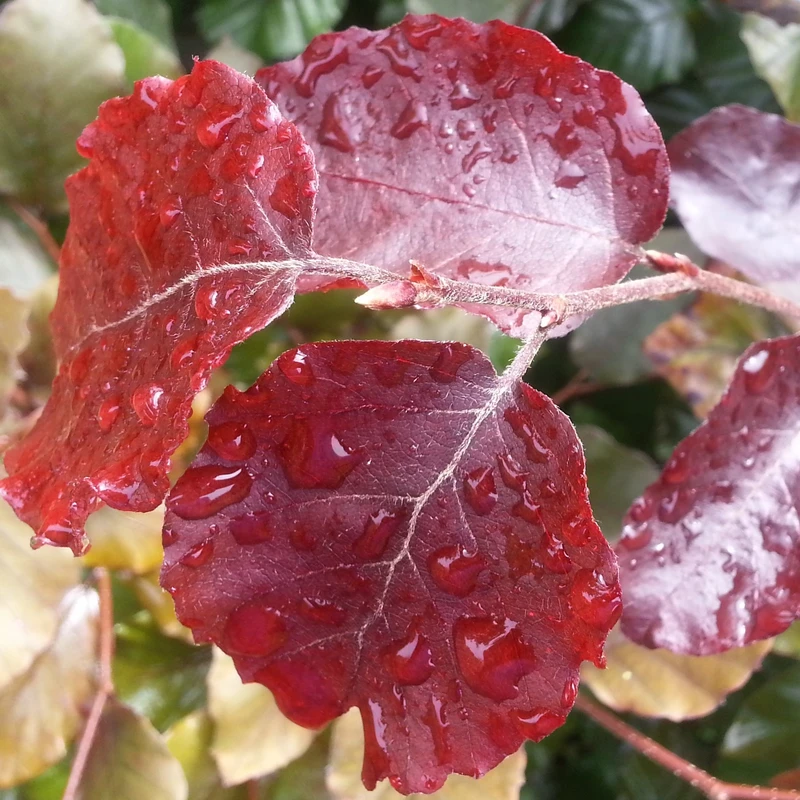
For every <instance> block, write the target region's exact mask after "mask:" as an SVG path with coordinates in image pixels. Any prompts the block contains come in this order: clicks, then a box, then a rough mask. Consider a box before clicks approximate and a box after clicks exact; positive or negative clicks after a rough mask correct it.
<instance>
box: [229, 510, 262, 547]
mask: <svg viewBox="0 0 800 800" xmlns="http://www.w3.org/2000/svg"><path fill="white" fill-rule="evenodd" d="M228 531H229V533H230V534H231V536H233V538H234V540H235V541H236V543H237V544H240V545H243V546H245V547H247V546H249V545H255V544H261V543H262V542H268V541H269V540H270V539H271V538H272V533H273V531H272V523H271V518H270V514H268V513H267V512H265V511H262V512H260V513H250V514H245V515H244V516H242V517H237V518H236V519H234V520H233V521H232V522H231V523H230V525H228Z"/></svg>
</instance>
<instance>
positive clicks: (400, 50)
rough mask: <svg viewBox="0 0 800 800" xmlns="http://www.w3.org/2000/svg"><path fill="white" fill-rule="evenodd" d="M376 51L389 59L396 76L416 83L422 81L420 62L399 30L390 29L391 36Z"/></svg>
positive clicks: (386, 37)
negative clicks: (411, 79)
mask: <svg viewBox="0 0 800 800" xmlns="http://www.w3.org/2000/svg"><path fill="white" fill-rule="evenodd" d="M375 49H376V50H377V51H378V52H380V53H383V54H384V55H385V56H386V58H388V59H389V66H390V67H391V68H392V71H393V72H394V73H395V74H397V75H400V76H401V77H403V78H413V79H414V80H416V81H420V80H421V79H422V76H421V75H420V71H419V65H418V62H417V60H416V58H415V56H414V54H413V53H412V52H411V50H410V48H409V46H408V44H407V43H406V40H405V38H404V37H403V35H402V33H401V32H400V30H399V29H398V28H389V34H388V35H387V36H385V38H384V39H383V40H382V41H381V42H380V44H378V45H377V46H376V47H375Z"/></svg>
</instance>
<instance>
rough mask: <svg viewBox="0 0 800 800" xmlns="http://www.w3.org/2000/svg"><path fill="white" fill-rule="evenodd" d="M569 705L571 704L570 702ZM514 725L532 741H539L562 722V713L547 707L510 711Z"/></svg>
mask: <svg viewBox="0 0 800 800" xmlns="http://www.w3.org/2000/svg"><path fill="white" fill-rule="evenodd" d="M570 705H571V704H570ZM511 719H512V720H513V722H514V726H515V727H516V728H517V729H518V730H519V732H520V733H521V734H522V735H523V736H524V737H525V738H526V739H530V740H531V741H533V742H541V741H542V739H544V738H545V736H549V735H550V734H551V733H552V732H553V731H554V730H556V728H560V727H561V726H562V725H563V724H564V719H565V717H564V715H563V714H557V713H555V712H553V711H550V710H549V709H547V708H534V709H533V710H531V711H518V710H517V709H514V710H513V711H511Z"/></svg>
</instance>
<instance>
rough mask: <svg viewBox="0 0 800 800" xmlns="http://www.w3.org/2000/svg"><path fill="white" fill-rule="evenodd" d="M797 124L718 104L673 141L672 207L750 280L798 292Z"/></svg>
mask: <svg viewBox="0 0 800 800" xmlns="http://www.w3.org/2000/svg"><path fill="white" fill-rule="evenodd" d="M798 151H800V125H793V124H792V123H791V122H788V121H787V120H785V119H784V118H783V117H779V116H777V115H775V114H765V113H764V112H763V111H756V109H754V108H746V107H744V106H735V105H734V106H725V107H723V108H717V109H715V110H714V111H712V112H711V113H710V114H706V115H705V116H704V117H701V118H700V119H699V120H697V122H695V123H694V124H693V125H690V126H689V127H688V128H687V129H686V130H685V131H682V132H681V133H679V134H678V135H677V136H676V137H675V138H674V139H672V141H671V142H670V143H669V156H670V161H671V164H672V185H671V193H672V200H671V202H672V205H673V207H674V209H675V211H676V212H677V214H678V216H679V217H680V218H681V222H682V223H683V224H684V226H685V227H686V230H687V231H688V232H689V235H690V236H691V237H692V239H694V241H695V242H696V243H697V244H698V246H699V247H700V248H701V249H702V250H703V251H704V252H706V253H708V254H709V255H711V256H714V257H715V258H719V259H722V260H723V261H726V262H727V263H728V264H731V265H733V266H735V267H736V268H737V269H739V270H741V271H742V272H743V273H744V274H745V275H747V276H748V277H749V278H751V279H752V280H754V281H756V282H758V283H762V284H766V285H770V286H773V287H775V288H778V289H781V287H782V285H783V288H784V291H788V292H789V293H792V292H793V294H794V295H796V294H797V284H798V271H800V227H799V226H798V225H797V219H798V218H799V217H800V161H798V158H797V153H798Z"/></svg>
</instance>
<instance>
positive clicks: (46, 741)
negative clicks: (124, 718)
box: [0, 586, 98, 789]
mask: <svg viewBox="0 0 800 800" xmlns="http://www.w3.org/2000/svg"><path fill="white" fill-rule="evenodd" d="M59 612H60V618H59V622H58V628H57V631H56V634H55V637H54V638H53V640H52V641H51V642H50V644H49V645H48V646H47V648H46V649H45V650H43V651H42V652H41V653H40V654H39V656H38V658H37V659H36V660H35V661H34V662H33V663H32V665H31V667H30V669H28V670H27V671H26V672H24V673H22V674H21V675H19V676H18V677H16V678H15V679H14V680H13V681H11V683H8V684H6V686H4V687H3V689H2V690H0V789H1V788H7V787H9V786H15V785H16V784H18V783H22V782H23V781H26V780H28V779H30V778H33V777H34V776H36V775H39V774H40V773H41V772H44V770H45V769H46V768H47V767H50V766H52V765H53V764H55V763H56V762H57V761H59V760H60V759H61V758H62V757H63V756H64V754H65V753H66V751H67V744H69V742H70V741H71V740H72V738H73V737H74V736H75V734H76V733H77V732H78V729H79V728H80V726H81V725H82V724H83V720H84V717H83V714H84V711H85V708H86V705H87V704H88V703H89V702H90V700H91V697H92V693H93V691H94V686H95V671H96V653H97V612H98V602H97V594H96V593H95V592H94V591H92V590H87V589H85V588H83V587H80V586H76V587H74V588H73V589H72V590H71V591H69V592H68V593H67V594H66V595H65V596H64V599H63V601H62V603H61V605H60V607H59Z"/></svg>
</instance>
